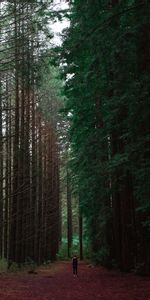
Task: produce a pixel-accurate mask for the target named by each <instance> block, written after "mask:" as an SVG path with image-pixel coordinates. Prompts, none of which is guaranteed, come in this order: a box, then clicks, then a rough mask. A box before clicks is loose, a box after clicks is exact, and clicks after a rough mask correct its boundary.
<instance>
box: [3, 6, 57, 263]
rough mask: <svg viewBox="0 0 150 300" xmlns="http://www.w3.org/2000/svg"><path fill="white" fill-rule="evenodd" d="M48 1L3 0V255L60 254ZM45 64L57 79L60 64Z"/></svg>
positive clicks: (18, 257) (22, 259) (34, 256)
mask: <svg viewBox="0 0 150 300" xmlns="http://www.w3.org/2000/svg"><path fill="white" fill-rule="evenodd" d="M47 6H48V4H44V3H43V2H41V3H36V2H33V1H31V3H29V1H27V2H20V1H17V0H16V1H4V2H2V3H1V48H0V61H1V64H0V71H1V77H0V98H1V99H0V100H1V101H0V256H1V257H2V258H6V259H7V260H8V261H9V262H11V261H15V262H17V263H23V262H25V261H26V260H27V259H28V258H30V259H32V260H34V261H35V262H37V263H42V262H43V261H46V260H53V259H55V257H56V252H57V250H58V244H59V238H60V230H59V227H60V225H59V224H60V223H59V222H60V212H59V159H58V153H59V150H58V141H57V133H56V129H57V122H58V118H57V111H58V110H57V109H58V99H60V95H58V92H57V89H56V85H55V86H53V87H52V88H51V86H50V88H49V94H48V95H46V94H43V93H42V90H43V89H44V81H43V82H42V79H41V78H42V76H41V73H40V72H42V71H43V70H44V69H42V68H41V67H40V66H42V67H43V66H44V64H45V56H49V55H50V54H49V51H48V49H47V46H46V38H47V39H48V36H50V34H49V31H48V29H46V20H45V18H44V16H45V12H46V9H47ZM47 64H48V61H47ZM43 68H44V67H43ZM46 71H47V74H46V76H47V75H48V74H49V75H48V76H50V77H51V79H50V80H51V81H54V80H55V79H54V78H55V74H54V72H55V70H54V69H53V70H50V67H49V69H47V70H46ZM50 74H51V75H50ZM51 85H52V83H51ZM44 101H45V102H46V105H45V106H46V109H45V108H44V104H43V103H44ZM55 103H57V108H56V104H55ZM51 107H55V110H53V112H52V109H51ZM46 110H47V111H48V112H49V113H48V114H46Z"/></svg>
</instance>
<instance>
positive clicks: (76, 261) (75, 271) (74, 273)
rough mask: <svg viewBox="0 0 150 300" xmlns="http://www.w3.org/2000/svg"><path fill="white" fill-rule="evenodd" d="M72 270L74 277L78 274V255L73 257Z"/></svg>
mask: <svg viewBox="0 0 150 300" xmlns="http://www.w3.org/2000/svg"><path fill="white" fill-rule="evenodd" d="M72 270H73V275H74V277H75V276H77V275H78V258H77V256H76V255H74V256H73V258H72Z"/></svg>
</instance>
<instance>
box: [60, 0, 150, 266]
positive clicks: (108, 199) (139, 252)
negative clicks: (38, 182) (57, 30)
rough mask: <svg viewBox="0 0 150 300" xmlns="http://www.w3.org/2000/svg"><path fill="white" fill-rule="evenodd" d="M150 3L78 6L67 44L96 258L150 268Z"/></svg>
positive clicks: (79, 161) (77, 150)
mask: <svg viewBox="0 0 150 300" xmlns="http://www.w3.org/2000/svg"><path fill="white" fill-rule="evenodd" d="M149 13H150V4H149V1H131V0H129V1H117V0H112V1H107V0H105V1H98V0H97V1H94V2H93V1H92V0H89V1H85V0H82V1H81V0H75V1H73V2H72V4H71V5H70V22H71V23H70V28H69V29H67V30H66V31H65V32H64V42H63V47H62V49H61V62H62V63H63V66H64V67H63V76H64V78H65V80H66V87H65V91H66V96H67V99H66V101H65V109H64V110H65V112H66V115H67V119H69V121H70V132H69V136H70V141H71V149H72V150H71V151H72V158H73V159H72V163H71V165H72V170H73V172H74V174H75V176H76V181H77V187H78V192H79V198H80V208H81V210H82V213H83V214H84V216H85V217H86V224H87V227H88V230H89V231H88V232H89V237H90V241H91V245H92V249H93V250H92V251H93V257H94V258H95V259H96V260H97V261H100V262H102V263H103V264H105V265H109V266H110V265H113V264H115V265H118V266H119V267H120V268H121V269H122V270H131V269H132V268H134V267H135V266H138V265H139V264H143V265H144V266H145V271H147V272H149V271H150V260H149V249H150V184H149V178H150V134H149V133H150V108H149V87H150V86H149V71H150V55H149V53H150V36H149V29H150V21H149Z"/></svg>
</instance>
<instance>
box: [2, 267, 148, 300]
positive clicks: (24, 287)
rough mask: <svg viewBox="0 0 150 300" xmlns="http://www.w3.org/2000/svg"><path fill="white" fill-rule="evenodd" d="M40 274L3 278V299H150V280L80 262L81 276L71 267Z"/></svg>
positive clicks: (49, 270) (44, 271)
mask: <svg viewBox="0 0 150 300" xmlns="http://www.w3.org/2000/svg"><path fill="white" fill-rule="evenodd" d="M37 272H38V273H37V274H36V275H34V274H27V273H26V274H25V273H19V274H8V275H0V300H6V299H7V300H31V299H32V300H150V278H148V277H147V278H144V277H138V276H135V275H133V274H121V273H120V272H116V271H108V270H106V269H104V268H102V267H94V268H89V267H88V265H86V264H85V263H79V274H78V277H73V275H72V272H71V264H70V263H68V262H61V263H56V264H52V265H51V266H50V267H47V268H40V269H38V270H37Z"/></svg>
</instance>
